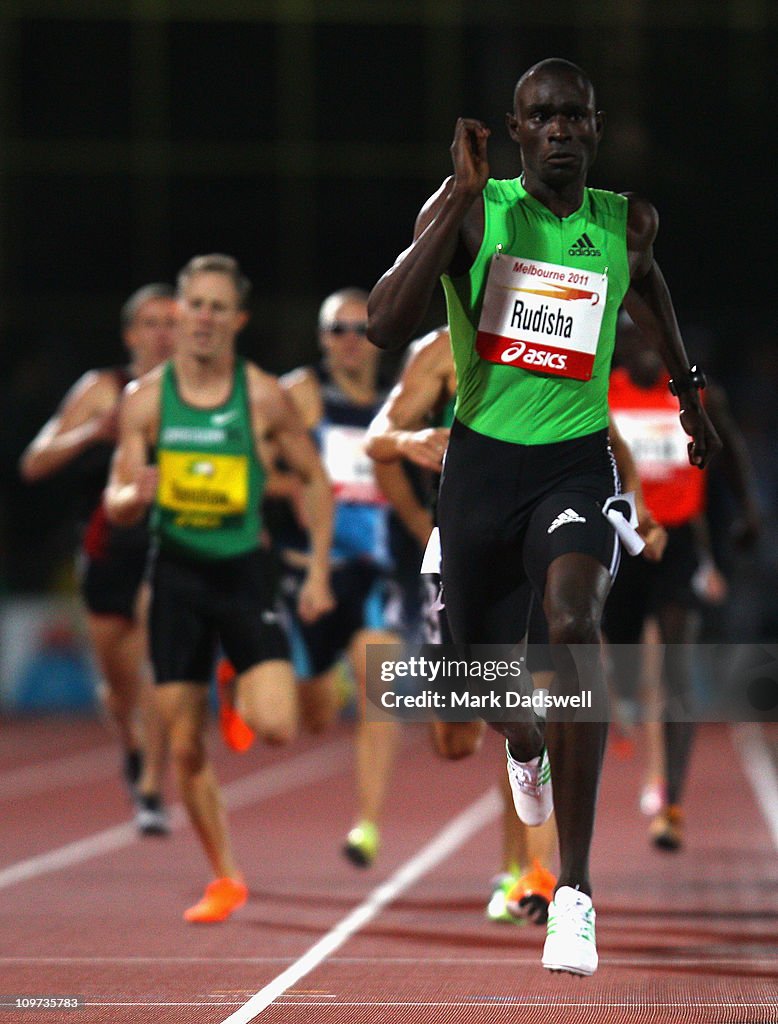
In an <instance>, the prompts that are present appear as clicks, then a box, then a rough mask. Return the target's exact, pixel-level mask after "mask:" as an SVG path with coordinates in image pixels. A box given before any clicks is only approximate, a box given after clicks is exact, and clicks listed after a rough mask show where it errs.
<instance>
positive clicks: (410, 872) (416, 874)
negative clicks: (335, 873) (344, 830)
mask: <svg viewBox="0 0 778 1024" xmlns="http://www.w3.org/2000/svg"><path fill="white" fill-rule="evenodd" d="M501 809H502V801H501V799H500V795H499V793H498V791H497V787H493V788H492V789H490V790H489V791H488V792H486V793H485V794H484V795H483V796H482V797H480V798H479V799H478V800H476V801H475V803H473V804H471V805H470V806H469V807H468V808H467V809H466V810H465V811H463V812H462V813H461V814H459V815H457V817H456V818H454V819H453V820H452V821H450V822H449V824H448V825H446V827H445V828H444V829H443V830H442V831H441V832H439V833H438V835H437V836H436V837H435V838H434V839H432V840H431V841H430V842H429V843H428V844H427V845H426V846H424V847H423V848H422V849H421V850H420V851H419V852H418V853H417V854H416V855H415V856H414V857H412V858H411V859H410V860H409V861H406V863H405V864H403V865H402V867H400V868H399V869H398V870H397V871H395V873H394V874H393V875H392V876H391V877H390V878H388V879H387V880H386V881H385V882H384V883H383V884H382V885H379V886H378V888H376V889H374V890H373V891H372V892H371V893H370V894H369V895H368V897H367V899H365V900H364V901H363V902H362V903H360V904H359V906H358V907H356V908H355V909H354V910H352V911H351V913H350V914H348V915H347V916H346V917H344V918H343V920H342V921H340V922H338V924H336V925H335V927H334V928H332V929H331V930H330V931H329V932H327V934H326V935H324V936H323V937H322V938H321V939H319V941H318V942H317V943H315V945H313V946H311V948H310V949H309V950H308V952H307V953H304V954H303V955H302V956H301V957H300V958H299V960H297V961H296V962H295V963H293V964H292V965H291V966H290V967H288V968H287V969H286V970H285V971H283V972H282V973H281V974H279V975H278V977H277V978H274V979H273V981H271V982H270V983H269V984H267V985H265V986H264V988H261V989H260V990H259V991H258V992H257V993H256V994H255V995H253V996H252V997H251V999H249V1001H248V1002H247V1003H245V1004H244V1005H243V1006H242V1007H241V1008H240V1009H239V1010H236V1011H235V1013H231V1014H230V1016H229V1017H226V1018H225V1019H224V1021H223V1022H222V1024H248V1022H249V1021H252V1020H254V1019H255V1018H256V1017H258V1016H259V1014H260V1013H262V1011H263V1010H265V1009H267V1007H268V1006H270V1004H271V1003H272V1002H273V1001H274V1000H276V999H277V998H278V997H279V996H280V995H283V993H284V992H285V991H286V990H287V989H288V988H291V986H292V985H294V984H295V982H298V981H299V980H300V979H301V978H304V977H305V975H306V974H309V973H310V972H311V971H312V970H313V969H314V968H315V967H318V965H319V964H320V963H321V962H322V961H323V960H326V958H327V957H328V956H329V955H330V953H334V951H335V950H336V949H338V948H340V946H342V945H343V943H344V942H346V940H347V939H349V938H351V936H352V935H354V934H355V933H356V932H358V931H359V929H360V928H362V927H364V925H366V924H367V923H368V922H369V921H371V920H372V919H373V918H374V917H375V916H376V915H377V914H378V913H379V912H380V911H381V910H382V909H383V908H384V907H385V906H387V904H389V903H391V902H392V900H394V899H396V898H397V897H398V896H399V895H400V894H401V893H402V892H403V891H404V890H405V889H407V888H409V887H410V886H411V885H413V884H414V882H416V881H418V879H420V878H421V877H422V876H423V875H425V874H427V872H428V871H431V870H432V869H433V868H434V867H436V866H437V865H438V864H440V863H441V861H444V860H445V859H446V858H447V857H449V856H450V855H451V854H452V853H454V851H455V850H457V849H458V848H459V847H460V846H462V845H463V843H465V842H467V840H468V839H469V838H470V837H471V836H472V835H475V833H476V832H479V831H480V830H481V829H482V828H484V826H485V825H488V824H489V823H490V822H491V821H494V820H495V818H497V816H498V815H499V813H500V812H501Z"/></svg>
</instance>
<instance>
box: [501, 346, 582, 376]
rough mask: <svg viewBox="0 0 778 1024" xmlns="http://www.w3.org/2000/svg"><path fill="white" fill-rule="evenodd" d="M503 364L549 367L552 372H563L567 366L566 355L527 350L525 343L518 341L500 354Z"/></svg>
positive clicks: (543, 350) (539, 349)
mask: <svg viewBox="0 0 778 1024" xmlns="http://www.w3.org/2000/svg"><path fill="white" fill-rule="evenodd" d="M500 359H501V360H502V362H503V363H521V364H522V366H534V367H537V368H542V367H544V366H548V367H550V368H551V369H552V370H564V368H565V366H566V364H567V355H566V354H565V353H563V352H548V351H547V350H546V349H542V348H531V349H529V350H528V349H527V346H526V344H525V342H523V341H519V342H517V343H516V344H515V345H510V346H509V347H508V348H506V349H505V351H504V352H501V353H500Z"/></svg>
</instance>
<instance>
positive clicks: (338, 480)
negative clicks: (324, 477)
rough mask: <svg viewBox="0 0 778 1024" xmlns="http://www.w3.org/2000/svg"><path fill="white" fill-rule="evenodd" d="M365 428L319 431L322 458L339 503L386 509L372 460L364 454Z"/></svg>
mask: <svg viewBox="0 0 778 1024" xmlns="http://www.w3.org/2000/svg"><path fill="white" fill-rule="evenodd" d="M366 432H367V431H366V430H365V428H364V427H346V426H339V425H336V424H329V423H328V424H326V425H325V426H324V428H323V429H322V439H321V443H322V450H321V458H322V462H323V463H324V468H325V469H326V470H327V474H328V475H329V478H330V480H331V481H332V483H333V486H334V489H335V497H336V498H337V499H338V501H352V502H355V503H356V504H359V505H385V504H386V498H385V497H384V496H383V494H382V493H381V491H380V490H379V489H378V485H377V484H376V482H375V477H374V475H373V462H372V459H370V457H369V456H368V455H367V453H366V452H365V448H364V445H365V434H366Z"/></svg>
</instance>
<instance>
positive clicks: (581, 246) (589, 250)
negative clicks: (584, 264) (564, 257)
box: [567, 232, 602, 256]
mask: <svg viewBox="0 0 778 1024" xmlns="http://www.w3.org/2000/svg"><path fill="white" fill-rule="evenodd" d="M567 254H568V256H602V251H601V250H600V249H597V248H595V245H594V242H593V241H592V240H591V238H589V236H588V235H587V234H586V233H585V232H584V234H582V235H581V237H580V238H579V239H578V241H577V242H574V243H573V244H572V245H571V246H570V248H569V249H568V250H567Z"/></svg>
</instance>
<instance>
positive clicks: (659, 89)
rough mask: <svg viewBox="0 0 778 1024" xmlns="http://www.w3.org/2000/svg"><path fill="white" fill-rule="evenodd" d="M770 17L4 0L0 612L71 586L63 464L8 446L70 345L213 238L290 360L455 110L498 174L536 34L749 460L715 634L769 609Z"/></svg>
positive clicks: (399, 231) (44, 403) (300, 0)
mask: <svg viewBox="0 0 778 1024" xmlns="http://www.w3.org/2000/svg"><path fill="white" fill-rule="evenodd" d="M776 43H778V10H776V8H775V6H774V5H773V4H772V3H771V2H770V0H705V2H703V0H699V2H696V3H692V2H689V0H674V2H669V0H642V2H641V0H612V2H599V3H595V2H582V0H558V2H557V3H555V4H553V5H541V4H536V5H530V4H527V3H517V2H515V0H514V2H502V0H479V2H471V0H394V2H389V0H385V2H382V0H354V2H350V0H276V2H270V0H267V2H264V0H253V2H247V0H244V2H239V0H219V2H217V3H206V2H201V0H135V2H120V0H48V2H46V0H4V2H3V3H2V4H0V273H1V274H2V285H1V287H0V397H1V400H2V409H3V414H2V417H0V587H1V588H2V592H3V593H4V595H5V597H4V599H3V602H2V617H3V621H4V622H5V623H6V626H5V631H4V632H3V633H2V635H0V639H2V640H3V641H4V642H5V643H6V646H7V642H8V639H9V637H12V636H15V635H16V633H18V630H19V626H18V622H19V621H27V620H24V619H22V620H16V619H14V618H13V614H14V613H15V612H16V611H18V609H19V608H22V607H23V608H30V607H34V606H35V605H34V602H36V601H38V600H39V599H40V597H41V595H52V594H57V593H64V594H66V595H67V594H69V593H72V586H73V581H72V572H71V568H70V567H71V564H72V558H71V556H72V551H73V548H74V544H75V527H74V512H73V509H74V507H75V499H76V496H77V489H78V476H77V473H75V472H73V473H70V472H68V473H65V474H63V475H61V476H60V477H58V478H56V479H54V480H52V481H49V482H46V483H43V484H40V485H36V486H34V487H28V486H25V485H24V484H22V483H21V481H20V480H19V477H18V473H17V469H16V463H17V459H18V457H19V454H20V452H21V450H22V448H23V447H24V445H25V444H26V443H28V441H29V440H30V439H31V437H32V436H33V435H34V433H35V432H36V431H37V429H38V428H39V426H40V425H41V423H43V421H44V420H45V419H46V418H47V417H48V416H49V415H50V414H51V412H52V410H53V409H54V407H55V406H56V404H57V402H58V401H59V399H60V398H61V396H62V394H63V393H64V391H65V390H66V388H67V387H68V386H69V385H70V384H71V383H72V382H73V381H74V380H75V379H76V378H77V377H78V376H79V375H80V374H81V373H82V372H83V371H84V370H85V369H87V368H90V367H93V366H102V365H110V364H112V363H116V362H118V361H121V359H122V349H121V344H120V341H119V334H118V324H117V314H118V309H119V306H120V304H121V302H122V301H123V299H124V298H125V297H126V296H127V295H128V294H129V293H130V292H131V291H132V290H134V289H135V288H136V287H138V286H140V285H141V284H144V283H146V282H148V281H151V280H172V279H173V277H174V275H175V272H176V271H177V269H178V268H179V267H180V266H181V265H182V264H183V263H184V262H185V261H186V260H187V259H188V258H189V257H190V256H191V255H193V254H195V253H199V252H208V251H223V252H228V253H231V254H233V255H235V256H237V257H238V258H239V260H240V261H241V263H242V265H243V267H244V269H245V271H246V272H247V274H248V275H249V276H250V278H251V279H252V280H253V282H254V296H253V302H252V311H253V319H252V323H251V325H250V327H249V328H248V329H247V331H246V332H245V335H244V336H243V340H242V350H243V351H244V353H245V354H246V355H248V356H250V357H252V358H254V359H256V360H257V361H259V362H260V363H261V364H263V365H264V366H265V367H266V368H268V369H270V370H272V371H276V372H280V371H285V370H288V369H290V368H291V367H293V366H295V365H298V364H299V363H301V362H305V361H308V360H310V359H311V358H313V357H314V355H315V336H314V323H315V316H316V311H317V307H318V304H319V302H320V301H321V299H322V298H323V297H324V296H325V295H326V294H327V293H328V292H329V291H331V290H332V289H334V288H336V287H339V286H342V285H344V284H350V283H353V284H358V285H362V286H364V287H370V286H371V285H372V284H373V283H374V281H375V280H376V278H377V277H378V276H379V274H380V273H381V272H382V271H383V270H384V269H385V268H386V267H387V266H388V265H389V263H390V262H391V260H392V259H393V258H394V256H395V255H396V253H397V252H399V251H400V250H401V249H402V248H404V247H405V246H406V245H407V244H408V241H409V239H410V231H411V225H412V222H413V218H414V216H415V213H416V211H417V210H418V208H419V206H420V204H421V202H422V201H423V200H424V198H425V197H426V196H427V195H428V194H429V193H430V192H431V191H432V190H433V189H434V188H435V187H436V186H437V184H438V183H439V182H440V180H441V179H442V178H443V177H444V176H445V175H446V174H447V173H448V172H449V169H450V159H449V154H448V148H449V145H450V141H451V137H452V133H453V126H454V122H455V119H456V117H457V116H458V115H460V114H465V115H467V116H475V117H480V118H481V119H482V120H484V121H485V122H486V123H487V124H488V125H489V126H490V128H491V129H492V132H493V134H492V138H491V140H490V157H491V162H492V173H493V174H494V175H495V176H498V177H499V176H509V175H512V174H513V173H515V171H516V162H515V149H514V147H513V145H512V144H511V143H510V142H509V140H508V138H507V135H506V133H505V130H504V114H505V111H506V110H507V109H508V108H509V105H510V99H511V95H512V88H513V84H514V82H515V80H516V78H517V76H518V74H519V73H520V72H521V71H522V70H524V69H525V68H526V67H528V66H529V65H530V64H531V63H533V62H534V61H536V60H538V59H541V58H543V57H545V56H551V55H558V56H564V57H567V58H569V59H571V60H574V61H576V62H578V63H580V64H581V65H582V66H583V67H584V68H586V69H587V71H588V72H589V74H590V75H591V77H592V78H593V80H594V82H595V84H596V85H597V89H598V105H599V106H600V107H602V108H603V109H605V110H606V112H607V115H608V121H607V129H606V137H605V141H604V144H603V147H602V150H601V154H600V158H599V160H598V163H597V165H596V167H595V169H594V172H593V174H592V175H591V179H590V181H591V183H592V184H594V185H598V186H603V187H610V188H614V189H616V190H625V189H632V190H634V191H639V192H642V193H644V194H646V195H647V196H648V197H649V198H650V199H651V200H652V201H653V202H654V203H655V204H656V206H657V207H658V209H659V211H660V216H661V218H662V227H661V233H660V237H659V241H658V245H657V255H658V258H659V261H660V264H661V266H662V268H663V270H664V272H665V275H666V277H667V278H668V281H669V282H670V285H671V288H672V291H673V295H674V298H675V302H676V307H677V310H678V313H679V319H680V321H681V324H682V328H683V330H684V334H685V338H686V341H687V347H688V348H689V350H690V353H691V355H692V357H693V359H697V360H698V361H700V362H702V364H703V365H704V366H705V367H706V368H707V369H708V370H709V371H710V372H711V373H712V374H713V375H715V376H716V378H717V379H718V380H719V381H720V382H721V383H722V384H723V385H724V386H725V388H726V390H727V392H728V394H729V397H730V400H731V402H732V406H733V409H734V412H735V415H736V418H737V420H738V423H739V424H740V426H741V428H742V429H743V431H744V433H745V436H746V440H747V442H748V445H749V448H750V451H751V454H752V457H753V459H754V462H755V466H756V469H757V475H758V482H759V489H760V493H761V498H762V504H763V508H764V510H765V513H766V520H767V532H766V536H765V538H764V539H763V541H762V542H761V544H760V546H759V548H758V549H757V550H756V551H753V552H751V553H750V554H745V555H744V554H742V553H738V552H736V551H734V550H733V549H732V548H731V547H730V546H729V545H728V544H727V540H726V527H727V524H728V522H729V519H730V517H731V504H730V503H729V499H728V497H727V494H726V488H725V487H723V486H720V485H721V481H720V480H718V479H717V471H716V470H715V469H714V471H713V474H712V475H713V480H712V486H713V494H714V496H715V501H714V506H713V518H714V526H716V527H717V530H716V537H717V544H718V546H719V553H720V557H721V559H722V561H723V562H724V564H725V567H726V568H727V570H728V572H729V574H730V578H731V582H732V588H731V597H730V601H729V603H728V605H727V606H726V608H725V609H724V610H722V611H720V612H719V613H718V614H717V615H715V616H713V617H712V620H711V623H710V625H709V630H710V631H711V632H710V635H712V636H713V637H715V638H717V639H740V638H748V639H754V638H763V639H767V638H772V637H775V636H776V635H778V598H777V597H776V592H777V590H778V587H777V586H776V585H777V584H778V558H777V557H776V553H775V552H776V550H778V547H777V546H776V543H775V540H776V536H775V526H774V523H773V521H772V519H771V515H770V514H771V513H772V510H773V509H775V507H776V498H778V445H776V439H777V438H778V430H776V427H777V426H778V424H777V423H776V420H777V419H778V402H776V395H777V394H778V360H776V359H775V357H774V348H775V340H774V339H775V330H776V309H775V287H774V275H775V269H774V268H775V241H774V238H773V230H774V225H775V224H776V218H775V217H774V216H772V214H773V212H774V210H775V186H774V173H775V162H774V159H772V158H771V156H770V152H771V150H772V146H773V135H774V130H773V125H774V121H775V117H774V111H775V106H776V103H775V101H776V98H778V97H777V92H778V90H777V89H776V86H777V84H778V71H776V62H775V53H776V52H778V49H777V47H776ZM442 317H443V307H442V304H439V305H438V306H437V307H436V308H434V309H433V310H431V312H430V316H429V319H428V326H432V325H433V324H434V323H436V322H439V321H440V320H441V319H442ZM392 368H393V366H392V365H391V364H390V365H389V366H388V367H387V372H388V373H389V372H391V370H392ZM30 602H33V603H32V604H31V603H30ZM9 616H10V618H9ZM9 622H11V623H12V624H11V625H9ZM58 628H59V626H57V624H56V622H55V623H54V625H53V626H52V624H51V622H49V623H48V625H47V626H46V629H48V630H49V632H48V633H46V636H47V637H48V639H49V640H51V637H52V636H53V637H54V639H55V641H56V637H57V636H59V643H60V645H63V644H64V645H65V647H67V642H66V639H67V634H68V628H69V627H68V628H65V626H63V627H62V629H61V630H60V632H59V633H58V632H57V629H58ZM52 629H53V633H52V632H51V631H52ZM44 632H45V631H44ZM44 639H45V637H44ZM46 642H48V640H47V641H46ZM55 647H56V643H55ZM2 672H3V668H2V665H0V676H1V675H2ZM1 690H2V679H0V691H1Z"/></svg>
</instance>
